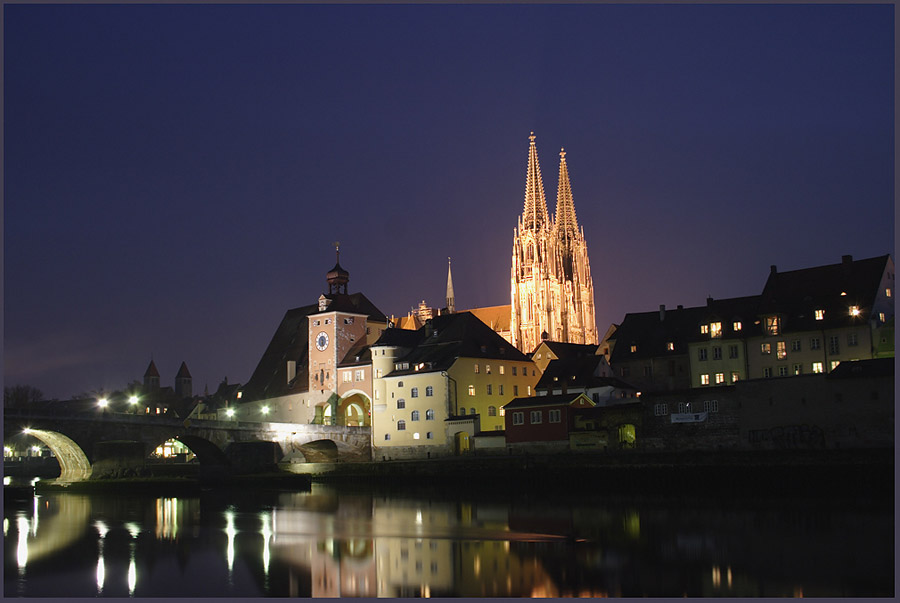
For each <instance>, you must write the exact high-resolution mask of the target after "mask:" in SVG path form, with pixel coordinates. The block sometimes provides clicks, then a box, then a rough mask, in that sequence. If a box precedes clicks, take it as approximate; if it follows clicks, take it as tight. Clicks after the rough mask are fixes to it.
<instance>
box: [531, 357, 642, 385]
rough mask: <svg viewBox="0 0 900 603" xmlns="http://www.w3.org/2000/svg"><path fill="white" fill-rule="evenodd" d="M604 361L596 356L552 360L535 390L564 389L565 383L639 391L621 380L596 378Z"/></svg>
mask: <svg viewBox="0 0 900 603" xmlns="http://www.w3.org/2000/svg"><path fill="white" fill-rule="evenodd" d="M602 360H603V356H594V355H592V356H582V357H576V358H565V359H559V360H552V361H551V362H550V363H549V364H548V365H547V368H546V369H544V373H543V375H541V378H540V380H539V381H538V382H537V385H535V386H534V389H536V390H548V391H552V390H553V389H554V388H557V387H562V386H563V383H565V385H566V387H579V388H581V387H583V388H589V387H604V386H611V387H616V388H619V389H637V388H636V387H635V386H633V385H630V384H628V383H625V382H624V381H622V380H621V379H616V378H614V377H597V376H595V374H594V372H595V371H596V370H597V365H598V364H600V362H601V361H602Z"/></svg>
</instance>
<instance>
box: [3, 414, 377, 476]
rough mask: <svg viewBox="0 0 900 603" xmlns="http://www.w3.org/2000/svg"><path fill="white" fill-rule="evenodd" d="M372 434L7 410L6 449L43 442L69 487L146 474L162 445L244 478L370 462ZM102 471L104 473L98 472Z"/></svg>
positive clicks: (307, 427)
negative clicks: (267, 469) (306, 466)
mask: <svg viewBox="0 0 900 603" xmlns="http://www.w3.org/2000/svg"><path fill="white" fill-rule="evenodd" d="M370 432H371V429H370V428H369V427H344V426H332V425H303V424H294V423H253V422H244V421H215V420H208V419H202V420H201V419H187V420H183V419H178V418H174V417H167V416H162V417H161V416H152V415H151V416H142V415H135V414H124V413H110V412H97V413H72V414H54V413H50V412H46V411H44V412H29V410H28V409H5V411H4V417H3V435H4V441H5V442H10V441H11V440H12V439H13V438H15V437H17V436H19V435H20V434H22V433H25V434H27V435H30V436H32V437H35V438H37V439H39V440H41V441H42V442H44V443H45V444H46V445H47V446H48V447H49V448H50V449H51V450H52V451H53V453H54V454H55V455H56V458H57V460H58V461H59V464H60V469H61V474H60V478H59V481H61V482H72V481H79V480H82V479H86V478H88V477H91V476H92V475H93V476H94V477H97V476H99V475H100V474H102V473H109V471H110V469H115V468H121V467H125V466H127V467H137V466H142V465H143V462H144V460H145V459H146V458H147V457H148V456H149V455H150V454H151V453H152V452H153V451H154V450H156V448H157V447H158V446H160V445H161V444H162V443H163V442H165V441H167V440H170V439H175V440H178V441H180V442H181V443H183V444H184V445H185V446H187V447H188V448H190V450H191V452H193V453H194V454H195V455H196V456H197V460H198V461H199V462H200V464H201V466H205V467H219V468H221V469H222V470H225V471H247V472H250V471H252V470H253V468H255V467H258V468H262V467H264V466H271V465H273V464H274V463H276V462H278V461H281V460H283V459H284V458H285V457H287V458H288V459H289V460H291V461H312V462H315V461H335V460H338V461H340V460H369V459H370V458H371V447H370ZM101 468H102V470H101Z"/></svg>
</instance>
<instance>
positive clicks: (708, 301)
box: [706, 295, 713, 308]
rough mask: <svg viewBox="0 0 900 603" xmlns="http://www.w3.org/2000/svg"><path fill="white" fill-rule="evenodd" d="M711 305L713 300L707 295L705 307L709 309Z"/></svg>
mask: <svg viewBox="0 0 900 603" xmlns="http://www.w3.org/2000/svg"><path fill="white" fill-rule="evenodd" d="M712 303H713V298H712V297H710V296H708V295H707V296H706V307H707V308H708V307H710V306H711V305H712Z"/></svg>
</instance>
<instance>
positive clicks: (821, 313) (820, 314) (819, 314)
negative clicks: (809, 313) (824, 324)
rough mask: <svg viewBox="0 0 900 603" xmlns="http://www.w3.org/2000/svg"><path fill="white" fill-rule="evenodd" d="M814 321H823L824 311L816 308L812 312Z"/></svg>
mask: <svg viewBox="0 0 900 603" xmlns="http://www.w3.org/2000/svg"><path fill="white" fill-rule="evenodd" d="M814 314H815V317H816V320H825V310H823V309H821V308H818V309H816V310H815V311H814Z"/></svg>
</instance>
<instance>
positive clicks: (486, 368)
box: [484, 364, 491, 375]
mask: <svg viewBox="0 0 900 603" xmlns="http://www.w3.org/2000/svg"><path fill="white" fill-rule="evenodd" d="M484 372H485V373H487V374H488V375H490V374H491V365H490V364H485V365H484Z"/></svg>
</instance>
